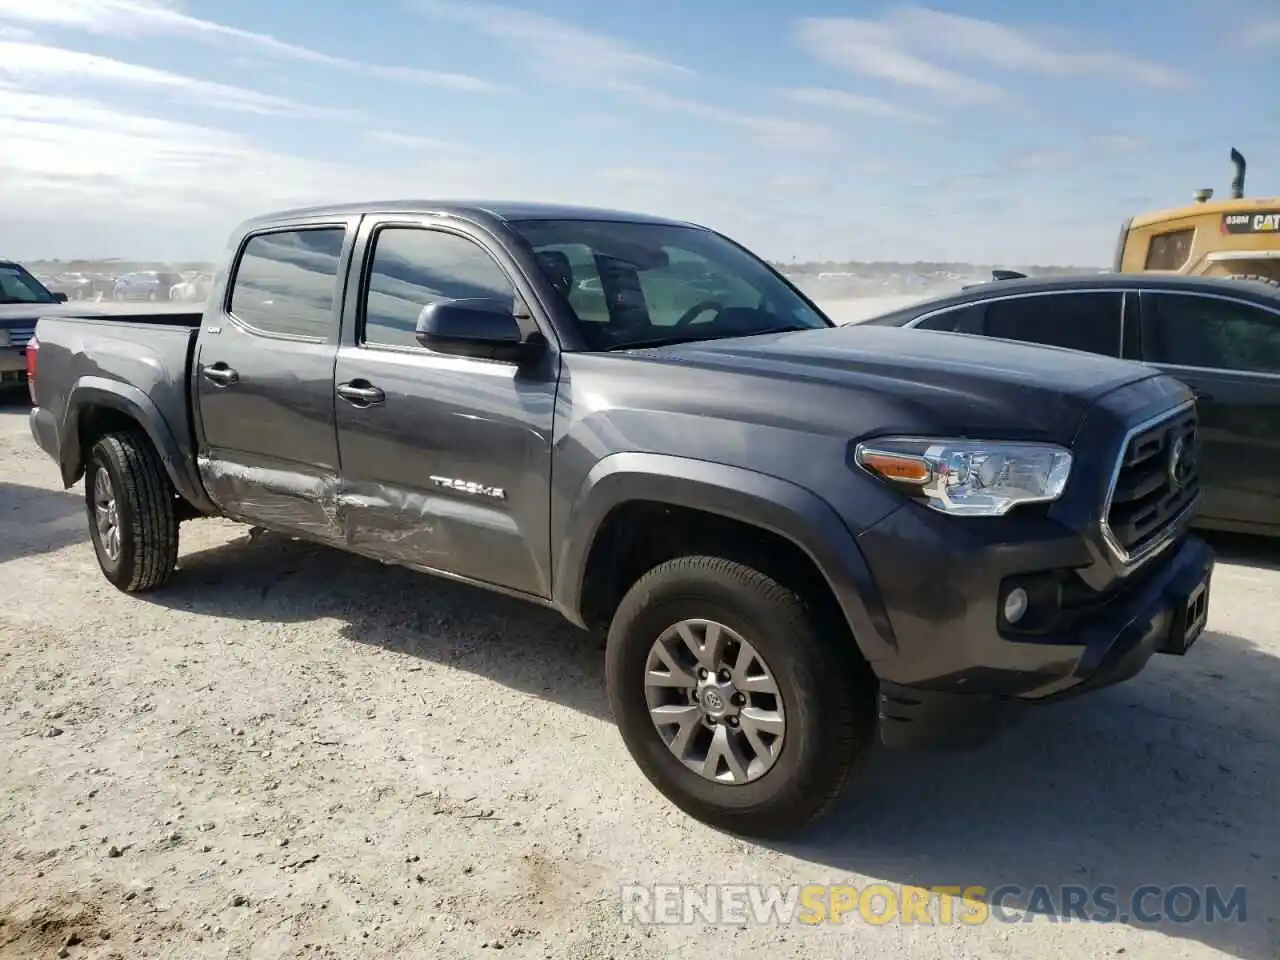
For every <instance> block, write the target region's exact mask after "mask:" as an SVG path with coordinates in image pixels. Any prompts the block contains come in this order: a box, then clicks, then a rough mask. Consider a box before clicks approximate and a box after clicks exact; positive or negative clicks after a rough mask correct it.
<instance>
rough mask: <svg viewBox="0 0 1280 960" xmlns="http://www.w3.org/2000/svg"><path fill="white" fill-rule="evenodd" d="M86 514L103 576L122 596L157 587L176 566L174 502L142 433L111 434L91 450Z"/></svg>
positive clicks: (86, 475) (158, 458) (170, 484)
mask: <svg viewBox="0 0 1280 960" xmlns="http://www.w3.org/2000/svg"><path fill="white" fill-rule="evenodd" d="M84 492H85V509H86V511H87V513H88V517H89V533H90V536H91V538H92V540H93V549H94V553H95V554H96V555H97V557H98V566H99V567H101V568H102V572H103V574H104V575H105V576H106V578H107V579H108V580H110V581H111V582H112V583H113V584H114V585H115V586H116V587H118V588H119V589H121V590H123V591H125V592H126V593H141V592H143V591H146V590H152V589H154V588H156V587H159V586H161V585H162V584H163V583H164V582H165V581H166V580H168V579H169V577H170V576H171V575H172V574H173V570H174V567H175V566H177V562H178V514H177V497H176V495H175V493H174V490H173V485H172V483H171V482H170V481H169V476H168V474H167V473H165V470H164V465H163V464H162V463H161V462H160V457H159V456H158V455H157V454H156V452H155V448H154V447H152V445H151V442H150V441H149V440H148V439H147V437H146V435H145V434H142V433H140V432H136V431H130V432H127V433H110V434H107V435H106V436H104V437H103V438H102V439H101V440H99V441H98V442H97V443H95V444H94V445H93V449H92V450H91V451H90V454H89V462H88V464H87V466H86V468H85V478H84Z"/></svg>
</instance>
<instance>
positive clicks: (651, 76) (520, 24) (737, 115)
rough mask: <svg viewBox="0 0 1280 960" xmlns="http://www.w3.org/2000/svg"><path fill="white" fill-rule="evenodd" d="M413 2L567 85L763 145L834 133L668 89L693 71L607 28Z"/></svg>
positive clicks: (808, 141)
mask: <svg viewBox="0 0 1280 960" xmlns="http://www.w3.org/2000/svg"><path fill="white" fill-rule="evenodd" d="M414 6H415V7H416V9H418V10H420V11H421V12H422V13H424V14H426V15H428V16H433V17H437V18H440V19H445V20H451V21H453V22H456V23H463V24H466V25H467V26H470V27H472V28H473V29H475V30H477V31H479V32H480V33H482V34H484V35H485V36H488V37H491V38H493V39H494V40H497V41H499V42H501V43H504V44H506V45H507V46H509V47H510V48H511V49H512V50H513V51H515V52H516V53H517V54H519V55H520V56H522V57H524V58H525V59H526V60H528V61H529V63H530V64H531V65H532V66H533V67H534V69H535V70H536V71H537V72H538V73H539V74H540V75H541V76H543V77H545V78H546V79H548V80H550V81H552V82H555V83H558V84H562V85H564V86H569V87H574V88H579V89H587V90H592V91H597V92H607V93H612V94H614V95H617V96H620V97H622V98H625V99H627V100H629V101H630V102H632V103H637V104H640V105H643V106H646V107H650V108H652V109H655V110H663V111H667V112H670V113H681V114H685V115H686V116H693V117H700V118H702V119H704V120H709V121H711V122H713V123H719V124H723V125H725V126H730V127H736V128H737V129H739V130H742V131H744V132H746V133H748V134H749V135H751V136H752V137H754V138H755V139H757V140H759V141H761V142H764V143H769V144H774V145H779V146H785V147H790V148H793V149H796V150H813V149H822V148H825V147H826V146H828V145H829V142H830V131H828V130H827V129H826V128H824V127H822V126H819V125H818V124H814V123H807V122H805V121H801V120H793V119H790V118H788V117H774V116H762V115H756V114H752V113H744V112H741V111H738V110H732V109H728V108H724V107H719V106H714V105H712V104H708V103H702V102H699V101H697V100H694V99H690V98H688V97H685V96H679V95H676V94H672V93H669V92H667V91H665V90H663V89H661V88H660V87H659V86H657V84H658V83H659V82H660V81H662V80H666V79H676V78H686V79H687V78H690V77H692V76H693V75H694V71H692V70H691V69H689V68H688V67H685V66H681V65H680V64H676V63H672V62H671V61H669V60H664V59H662V58H660V57H655V56H652V55H650V54H648V53H645V52H644V51H643V50H640V49H637V48H636V47H634V46H632V45H631V44H629V43H626V42H625V41H623V40H619V39H617V38H615V37H610V36H608V35H606V34H603V33H598V32H596V31H593V30H588V29H586V28H584V27H579V26H577V25H575V24H571V23H566V22H564V21H562V20H556V19H554V18H552V17H546V16H543V15H542V14H537V13H530V12H529V11H527V10H519V9H516V8H514V7H507V6H496V5H491V4H485V3H480V2H474V0H467V2H465V3H460V2H457V0H416V3H415V4H414Z"/></svg>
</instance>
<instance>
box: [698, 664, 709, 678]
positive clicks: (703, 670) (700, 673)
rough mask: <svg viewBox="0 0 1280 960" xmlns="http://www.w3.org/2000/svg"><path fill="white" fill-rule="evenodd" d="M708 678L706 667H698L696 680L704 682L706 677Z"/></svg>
mask: <svg viewBox="0 0 1280 960" xmlns="http://www.w3.org/2000/svg"><path fill="white" fill-rule="evenodd" d="M709 676H710V674H709V673H707V668H706V667H699V668H698V679H699V680H705V679H707V677H709Z"/></svg>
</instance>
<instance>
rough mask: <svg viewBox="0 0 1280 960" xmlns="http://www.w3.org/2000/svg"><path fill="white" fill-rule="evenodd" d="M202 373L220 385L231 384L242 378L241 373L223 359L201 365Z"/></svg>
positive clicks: (211, 381)
mask: <svg viewBox="0 0 1280 960" xmlns="http://www.w3.org/2000/svg"><path fill="white" fill-rule="evenodd" d="M200 374H201V376H203V377H204V378H205V379H206V380H208V381H209V382H210V383H215V384H217V385H218V386H220V387H227V386H230V385H231V384H233V383H235V382H236V381H237V380H239V379H240V374H238V373H236V371H234V370H232V369H231V368H230V367H228V366H227V365H226V364H225V363H223V362H222V361H221V360H219V361H218V362H217V363H213V364H209V365H207V366H203V367H201V368H200Z"/></svg>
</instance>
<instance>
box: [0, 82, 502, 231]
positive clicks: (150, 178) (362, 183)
mask: <svg viewBox="0 0 1280 960" xmlns="http://www.w3.org/2000/svg"><path fill="white" fill-rule="evenodd" d="M0 142H3V143H4V144H6V148H5V150H4V151H3V152H0V209H4V210H5V211H6V217H10V216H11V217H13V218H15V219H16V218H21V217H23V216H27V217H39V218H42V219H46V220H51V219H55V218H57V217H59V216H62V215H65V214H68V213H71V214H74V215H76V216H77V217H79V218H84V217H91V216H95V215H99V214H112V215H114V216H115V217H117V218H119V219H121V220H128V221H130V222H132V223H135V224H146V223H147V222H149V221H153V220H156V219H159V218H166V219H168V218H174V217H178V218H183V217H190V218H191V219H192V228H193V229H197V228H199V227H201V226H203V227H205V228H207V227H209V225H213V226H214V227H216V228H217V229H223V230H225V229H228V228H229V227H230V226H231V224H232V223H233V222H234V221H235V220H237V219H239V218H241V217H244V216H249V215H252V214H255V213H261V212H263V211H265V210H270V209H274V208H278V207H287V206H293V205H296V204H307V203H325V202H337V201H341V200H355V199H361V198H364V199H368V198H370V197H377V196H397V195H400V196H412V195H417V194H420V193H422V184H423V183H430V184H431V185H432V191H431V192H432V193H435V194H437V195H440V196H450V195H454V196H462V195H468V194H475V193H477V192H479V193H483V192H485V191H484V188H485V186H486V185H487V184H492V183H494V182H502V181H503V180H505V181H506V182H514V183H519V178H518V176H517V175H516V173H515V172H514V171H512V170H510V169H507V168H505V167H501V166H500V165H498V164H497V163H496V162H492V163H485V162H482V161H481V160H480V159H479V158H477V157H476V156H474V155H466V156H460V155H457V154H447V153H444V152H441V153H440V154H439V155H437V156H426V157H424V156H422V155H415V156H414V157H412V158H408V159H407V160H403V161H402V162H400V163H399V164H396V165H391V166H388V165H380V164H378V163H377V162H376V161H377V157H376V156H375V155H370V154H365V153H361V152H360V151H358V150H355V149H350V150H349V151H348V153H349V156H350V160H349V162H348V163H333V162H328V161H322V160H315V159H310V158H303V157H297V156H291V155H289V154H285V153H280V152H277V151H274V150H271V149H268V148H265V147H263V146H262V145H260V144H258V143H256V142H255V141H253V140H251V139H250V138H248V137H244V136H240V135H238V134H234V133H230V132H227V131H224V130H219V129H216V128H214V127H211V126H206V125H199V124H194V123H183V122H174V121H170V120H162V119H158V118H155V117H149V116H146V115H144V114H140V113H136V112H132V111H125V110H119V109H116V108H113V107H111V106H109V105H106V104H103V103H101V102H98V101H93V100H86V99H81V98H76V97H67V96H54V95H46V94H36V93H31V92H28V91H24V90H21V89H18V88H16V87H12V86H10V87H0ZM12 239H16V238H11V239H10V242H12Z"/></svg>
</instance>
